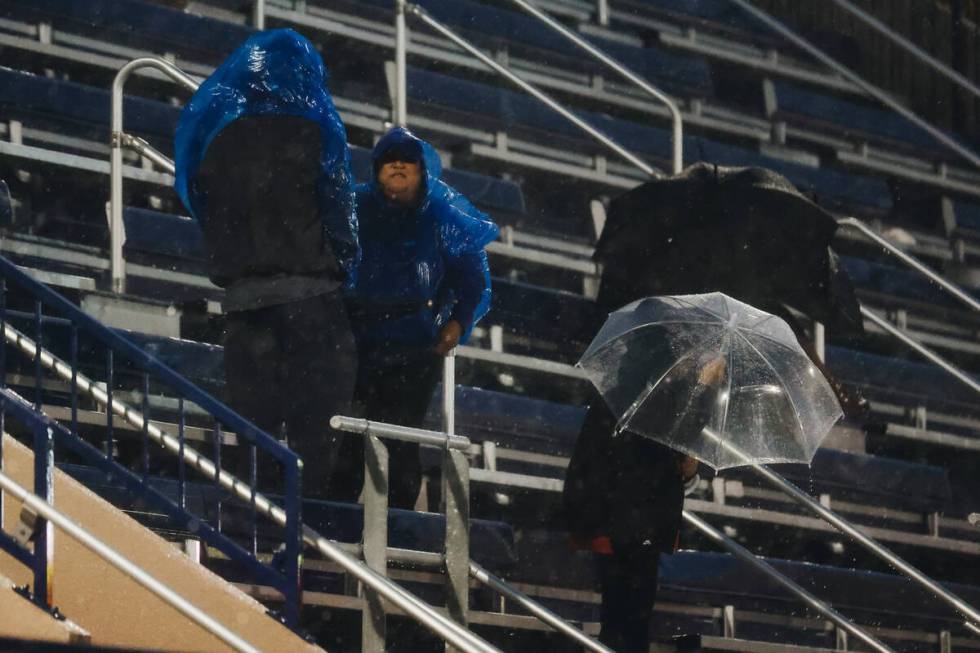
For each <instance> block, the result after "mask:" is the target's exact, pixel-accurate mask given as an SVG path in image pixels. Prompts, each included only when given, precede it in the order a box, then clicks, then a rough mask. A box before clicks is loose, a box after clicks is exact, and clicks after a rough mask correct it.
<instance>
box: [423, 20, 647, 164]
mask: <svg viewBox="0 0 980 653" xmlns="http://www.w3.org/2000/svg"><path fill="white" fill-rule="evenodd" d="M405 9H406V11H407V12H408V13H410V14H412V15H414V16H416V17H417V18H418V19H419V20H421V21H422V22H423V23H425V24H426V25H428V26H429V27H431V28H432V29H434V30H435V31H437V32H439V33H440V34H442V35H443V36H445V37H446V38H447V39H449V40H450V41H452V42H453V43H455V44H456V45H458V46H459V47H461V48H462V49H463V50H466V51H467V52H468V53H470V54H471V55H473V56H474V57H476V58H477V59H479V60H480V61H481V62H483V63H484V64H485V65H486V66H487V67H488V68H490V69H491V70H493V71H494V72H495V73H497V74H498V75H500V76H502V77H504V78H505V79H507V80H508V81H510V82H511V83H513V84H514V85H516V86H517V87H518V88H520V89H521V90H523V91H524V92H526V93H528V94H530V95H532V96H533V97H534V98H535V99H537V100H539V101H541V102H543V103H544V104H546V105H547V106H548V107H550V108H551V109H553V110H554V111H557V112H558V113H560V114H561V115H562V116H563V117H564V118H565V119H566V120H568V121H569V122H571V123H572V124H573V125H575V126H576V127H578V128H579V129H581V130H582V131H584V132H585V133H586V134H588V135H589V136H591V137H592V138H594V139H596V140H597V141H599V142H600V143H602V144H603V145H605V146H606V147H607V148H609V149H610V150H612V151H613V152H615V153H616V154H618V155H619V156H621V157H622V158H624V159H626V160H627V161H629V162H630V163H632V164H633V165H634V166H636V167H637V168H639V169H640V170H642V171H643V172H644V173H646V174H648V175H650V176H651V177H658V176H659V174H658V173H657V171H656V170H655V169H654V168H653V167H652V166H650V165H649V164H647V163H646V162H645V161H643V159H640V158H639V157H637V156H636V155H635V154H633V153H632V152H630V151H629V150H627V149H625V148H623V147H622V146H621V145H619V144H618V143H616V141H614V140H612V139H611V138H609V137H608V136H606V135H605V134H603V133H602V132H600V131H599V130H597V129H596V128H595V127H593V126H592V125H590V124H589V123H587V122H585V121H584V120H582V119H581V118H579V117H578V116H576V115H575V114H574V113H572V112H571V111H569V110H568V109H566V108H565V107H564V106H562V105H561V104H559V103H558V102H557V101H555V100H554V99H553V98H552V97H551V96H550V95H548V94H546V93H544V92H543V91H541V90H539V89H538V88H537V87H536V86H533V85H532V84H529V83H528V82H526V81H524V80H523V79H522V78H521V77H519V76H518V75H516V74H514V73H513V72H512V71H511V70H510V69H509V68H507V67H506V66H503V65H501V64H499V63H497V62H496V61H494V60H493V59H492V58H491V57H489V56H487V55H486V54H484V53H483V51H481V50H480V49H479V48H477V47H476V46H474V45H473V44H472V43H470V42H469V41H467V40H466V39H464V38H462V37H461V36H459V35H457V34H456V33H455V32H454V31H452V30H451V29H449V28H448V27H446V26H445V25H443V24H442V23H440V22H439V21H438V20H436V19H435V18H433V17H432V16H430V15H429V14H428V12H426V11H425V9H423V8H422V7H420V6H418V5H416V4H411V3H407V4H406V7H405Z"/></svg>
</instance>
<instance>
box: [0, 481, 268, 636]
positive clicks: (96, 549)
mask: <svg viewBox="0 0 980 653" xmlns="http://www.w3.org/2000/svg"><path fill="white" fill-rule="evenodd" d="M0 488H2V489H3V490H4V491H6V492H8V493H10V494H11V495H12V496H13V497H14V498H15V499H17V500H18V501H20V502H21V503H22V504H23V505H25V506H27V507H28V508H30V509H31V510H33V511H34V512H36V513H37V514H39V515H40V516H41V517H44V519H46V520H47V521H49V522H50V523H52V524H54V525H55V526H57V527H58V528H60V529H61V530H62V531H64V533H65V534H66V535H68V536H69V537H71V538H72V539H73V540H75V541H77V542H78V543H79V544H81V545H82V546H84V547H85V548H86V549H88V550H89V551H91V552H92V553H94V554H95V555H97V556H99V557H100V558H102V559H103V560H105V561H106V562H108V563H109V564H110V565H112V566H113V567H115V568H116V569H118V570H119V571H121V572H122V573H124V574H126V575H127V576H129V577H130V578H132V579H133V580H134V581H136V582H137V583H139V584H140V585H142V586H143V587H145V588H146V589H148V590H149V591H150V592H152V593H153V594H155V595H156V596H158V597H159V598H161V599H162V600H163V601H164V602H166V603H168V604H169V605H170V606H172V607H173V608H174V609H176V610H177V611H178V612H180V613H181V614H183V615H184V616H185V617H187V618H188V619H190V620H191V621H193V622H194V623H196V624H197V625H198V626H200V627H201V628H203V629H204V630H206V631H207V632H209V633H211V634H212V635H214V636H215V637H217V638H218V639H220V640H221V641H222V642H224V643H225V644H227V645H228V646H230V647H231V648H233V649H234V650H236V651H239V652H240V653H259V649H257V648H255V647H254V646H252V645H251V644H249V643H248V642H246V641H245V640H244V639H242V638H241V637H239V636H238V635H236V634H235V633H233V632H231V631H230V630H229V629H228V628H226V627H225V626H224V625H222V624H221V623H219V622H218V621H216V620H215V619H213V618H212V617H210V616H208V615H207V614H206V613H205V612H203V611H202V610H201V609H200V608H198V607H197V606H195V605H194V604H193V603H191V602H189V601H187V600H186V599H184V597H182V596H181V595H179V594H177V593H176V592H174V591H173V590H172V589H170V588H169V587H167V586H166V585H164V584H163V583H161V582H160V581H158V580H157V579H156V578H154V577H153V576H151V575H150V574H148V573H146V572H145V571H143V570H142V569H140V568H139V567H138V566H136V565H134V564H133V563H132V562H130V561H129V560H127V559H126V558H124V557H123V556H122V555H121V554H120V553H119V552H118V551H116V550H115V549H113V548H112V547H110V546H108V545H107V544H106V543H104V542H103V541H102V540H100V539H98V538H97V537H95V536H94V535H92V534H91V533H89V532H88V531H87V530H85V529H84V528H82V527H81V526H79V525H78V524H76V523H75V522H74V521H72V520H71V519H69V518H68V517H66V516H65V515H64V514H62V513H61V511H59V510H57V509H56V508H54V506H52V505H51V504H49V503H48V502H47V501H45V500H44V499H42V498H41V497H39V496H37V495H36V494H32V493H31V492H28V491H27V490H26V489H24V488H23V487H22V486H20V485H19V484H18V483H17V482H16V481H14V480H13V479H12V478H10V477H9V476H7V475H6V474H5V473H4V472H2V471H0Z"/></svg>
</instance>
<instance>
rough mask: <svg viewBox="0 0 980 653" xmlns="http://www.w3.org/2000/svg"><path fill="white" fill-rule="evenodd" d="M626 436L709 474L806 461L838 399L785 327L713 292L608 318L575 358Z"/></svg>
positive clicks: (660, 300)
mask: <svg viewBox="0 0 980 653" xmlns="http://www.w3.org/2000/svg"><path fill="white" fill-rule="evenodd" d="M578 366H579V367H581V368H582V369H583V370H584V371H585V373H586V375H587V376H588V377H589V379H590V380H591V381H592V383H593V384H594V385H595V386H596V388H597V389H598V390H599V393H600V394H601V395H602V397H603V399H605V401H606V403H607V404H608V405H609V407H610V408H611V409H612V411H613V413H614V414H615V415H616V416H617V419H618V425H617V432H621V431H624V430H628V431H630V432H633V433H636V434H639V435H641V436H644V437H648V438H650V439H653V440H656V441H658V442H661V443H663V444H665V445H667V446H668V447H671V448H672V449H676V450H678V451H682V452H684V453H687V454H689V455H691V456H694V457H695V458H697V459H698V460H700V461H702V462H704V463H706V464H708V465H710V466H711V467H713V468H715V469H724V468H727V467H736V466H739V465H751V464H763V463H790V462H795V463H806V464H809V463H810V461H811V460H812V458H813V454H814V453H815V452H816V450H817V448H818V447H819V446H820V442H821V441H822V440H823V438H824V437H825V436H826V435H827V433H828V432H829V431H830V429H831V427H832V426H833V425H834V424H835V423H836V422H837V420H838V419H840V417H841V415H842V413H841V409H840V404H839V403H838V401H837V397H836V396H835V395H834V392H833V390H831V388H830V385H829V384H828V383H827V380H826V379H825V378H824V376H823V374H822V373H821V372H820V370H819V369H817V367H816V366H815V365H814V364H813V362H812V361H811V360H810V358H809V357H808V356H807V355H806V353H805V352H804V351H803V349H802V348H801V347H800V345H799V343H798V342H797V340H796V336H795V335H794V334H793V332H792V330H791V329H790V328H789V326H787V324H786V323H785V322H784V321H783V320H781V319H779V318H778V317H776V316H774V315H770V314H769V313H765V312H763V311H760V310H758V309H756V308H754V307H752V306H749V305H748V304H744V303H742V302H739V301H736V300H734V299H732V298H731V297H728V296H726V295H723V294H721V293H710V294H705V295H682V296H676V297H649V298H647V299H641V300H639V301H637V302H633V303H632V304H629V305H628V306H625V307H623V308H621V309H620V310H618V311H616V312H614V313H611V314H610V315H609V318H608V319H607V320H606V323H605V324H604V325H603V326H602V329H600V331H599V333H598V335H596V337H595V339H594V340H593V341H592V344H591V345H589V348H588V350H587V351H586V352H585V354H584V355H583V356H582V359H581V360H580V361H579V362H578Z"/></svg>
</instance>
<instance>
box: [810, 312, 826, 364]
mask: <svg viewBox="0 0 980 653" xmlns="http://www.w3.org/2000/svg"><path fill="white" fill-rule="evenodd" d="M813 350H814V351H815V352H816V353H817V359H818V360H819V361H820V362H821V363H824V362H826V360H827V328H826V327H825V326H824V325H823V322H814V323H813Z"/></svg>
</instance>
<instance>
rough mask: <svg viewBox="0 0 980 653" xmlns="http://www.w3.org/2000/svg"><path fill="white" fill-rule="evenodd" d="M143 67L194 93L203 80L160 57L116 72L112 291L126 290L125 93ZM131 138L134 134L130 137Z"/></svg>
mask: <svg viewBox="0 0 980 653" xmlns="http://www.w3.org/2000/svg"><path fill="white" fill-rule="evenodd" d="M141 68H154V69H156V70H157V71H159V72H161V73H163V74H164V75H166V76H167V77H169V78H170V79H171V80H173V81H174V82H176V83H177V84H179V85H180V86H183V87H184V88H185V89H187V90H189V91H191V92H192V93H193V92H194V91H196V90H197V87H198V86H199V85H200V83H199V82H198V81H197V80H195V79H194V78H193V77H191V76H190V75H188V74H187V73H185V72H184V71H182V70H181V69H180V68H178V67H177V66H175V65H174V64H172V63H170V62H169V61H167V60H165V59H160V58H159V57H140V58H139V59H133V60H132V61H130V62H129V63H127V64H126V65H124V66H123V67H122V68H120V69H119V72H117V73H116V76H115V78H114V79H113V81H112V125H111V128H112V133H111V137H110V138H111V140H110V146H111V152H110V155H109V269H110V274H111V278H112V291H113V292H115V293H123V292H125V291H126V262H125V261H124V260H123V244H124V243H125V242H126V225H125V224H124V223H123V206H122V204H123V174H122V166H123V160H122V150H123V148H124V147H129V146H131V145H132V143H131V142H127V136H128V135H127V134H125V132H124V131H123V97H124V88H125V86H126V81H127V80H128V79H129V76H130V75H132V74H133V73H134V72H135V71H137V70H139V69H141ZM130 138H132V137H130Z"/></svg>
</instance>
